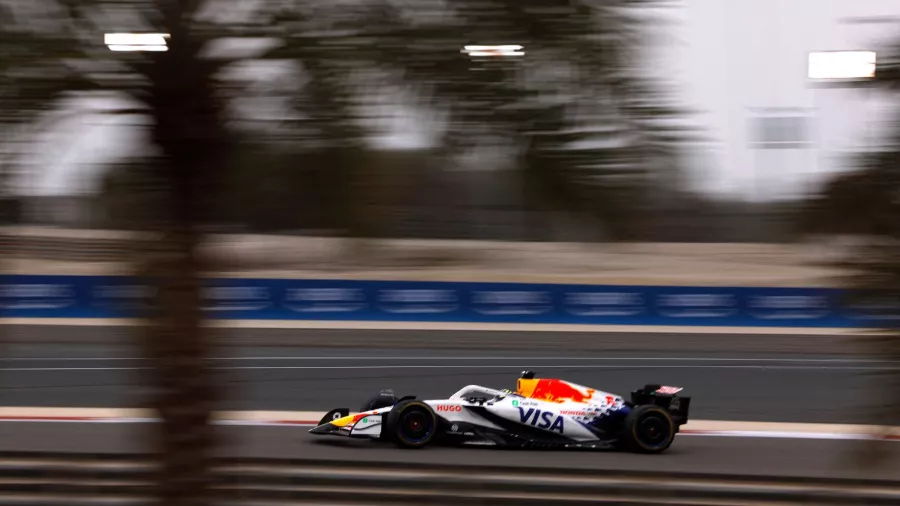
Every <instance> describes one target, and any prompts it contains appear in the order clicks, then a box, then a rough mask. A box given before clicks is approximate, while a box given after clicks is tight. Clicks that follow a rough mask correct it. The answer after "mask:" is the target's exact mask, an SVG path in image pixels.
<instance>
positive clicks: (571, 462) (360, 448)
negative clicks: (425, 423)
mask: <svg viewBox="0 0 900 506" xmlns="http://www.w3.org/2000/svg"><path fill="white" fill-rule="evenodd" d="M148 428H149V425H140V424H122V425H120V424H116V425H111V424H79V423H18V422H5V423H0V451H25V450H30V451H51V452H93V453H114V452H145V451H149V448H148V447H147V446H146V444H145V443H146V441H147V440H148V439H149V438H147V437H145V436H146V435H145V432H144V431H146V430H147V429H148ZM220 429H221V435H222V437H223V446H222V451H221V453H222V454H223V455H226V456H234V457H275V458H299V459H316V460H323V461H326V460H349V459H353V460H356V461H361V462H373V463H375V462H384V461H403V462H430V463H441V464H460V465H500V466H506V467H514V466H529V467H534V466H553V467H573V466H575V467H579V468H586V469H597V470H598V471H599V470H603V469H625V470H642V471H680V472H704V473H725V474H751V475H768V476H772V475H781V476H806V477H826V478H827V477H845V478H879V479H894V480H897V479H900V443H896V442H885V443H877V444H879V445H880V448H881V449H883V450H884V451H885V452H886V454H885V458H884V460H882V461H881V462H878V464H877V466H875V467H874V468H860V467H859V466H858V465H857V461H855V460H854V454H853V452H854V451H856V450H859V449H860V448H861V447H862V445H863V444H864V443H862V442H859V441H835V440H802V439H752V438H726V437H701V436H687V435H682V436H678V437H677V438H676V441H675V443H674V444H673V445H672V447H671V448H670V449H669V451H668V452H666V453H664V454H662V455H637V454H631V453H618V452H597V451H592V452H566V451H522V450H498V449H491V448H442V447H429V448H424V449H422V450H401V449H398V448H394V447H392V446H389V445H385V444H379V443H375V442H371V441H352V440H344V439H336V438H326V437H315V436H311V435H310V434H308V433H307V430H308V427H220ZM374 468H375V467H374V466H373V469H374Z"/></svg>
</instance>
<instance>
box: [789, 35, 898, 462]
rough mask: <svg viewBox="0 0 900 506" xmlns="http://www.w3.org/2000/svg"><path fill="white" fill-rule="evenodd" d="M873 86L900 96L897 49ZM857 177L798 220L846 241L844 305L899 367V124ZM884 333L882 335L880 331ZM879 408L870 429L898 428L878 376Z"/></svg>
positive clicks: (875, 451)
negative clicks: (861, 316) (865, 320)
mask: <svg viewBox="0 0 900 506" xmlns="http://www.w3.org/2000/svg"><path fill="white" fill-rule="evenodd" d="M863 85H864V86H873V87H875V88H876V89H879V90H882V91H883V92H886V93H888V94H889V95H891V96H896V97H900V95H898V92H900V43H897V44H895V45H894V46H893V47H890V48H886V50H885V51H879V52H878V69H877V75H876V77H875V79H874V80H873V81H872V82H868V83H865V84H863ZM849 165H850V166H855V167H854V169H855V170H851V171H847V172H844V173H842V174H841V175H839V176H837V177H835V178H834V179H832V180H831V181H830V182H828V183H827V184H826V185H825V187H824V188H823V189H822V192H821V193H820V195H818V196H817V197H815V198H813V199H812V200H811V201H810V202H809V203H808V205H807V208H806V210H805V212H804V213H803V214H802V216H801V219H800V220H799V224H800V228H801V230H802V231H803V232H804V233H807V234H810V233H811V234H829V235H840V236H845V237H850V238H852V239H853V241H852V242H851V246H852V247H851V249H850V253H849V254H848V258H847V259H846V261H845V262H843V263H842V264H841V266H842V267H844V268H846V270H847V272H848V275H847V276H846V279H844V280H842V281H843V282H844V283H845V285H846V286H847V287H848V288H849V295H848V299H847V301H846V303H847V304H848V305H849V306H851V307H852V308H853V309H854V310H856V311H860V312H862V313H865V314H866V315H867V316H868V317H869V318H870V321H871V322H872V323H873V325H877V326H879V327H881V328H882V331H881V332H879V334H878V335H876V336H873V337H871V338H870V339H868V340H866V342H867V343H870V345H871V349H870V351H871V353H872V354H873V356H874V357H875V358H877V359H878V360H885V361H891V362H897V361H900V117H895V118H894V119H893V125H892V127H891V132H890V134H889V135H888V137H887V138H886V139H884V142H883V143H882V145H881V146H880V147H878V148H876V149H873V150H870V151H866V152H861V153H857V154H856V155H855V156H854V157H853V159H851V160H850V164H849ZM884 331H886V332H884ZM877 376H878V377H877V379H876V386H875V387H874V388H873V392H876V402H877V406H875V408H874V409H873V410H872V412H871V417H872V422H873V423H874V424H875V425H877V426H883V427H891V426H900V374H898V372H897V371H886V372H884V373H881V374H878V375H877ZM882 450H883V447H881V446H879V445H878V444H873V445H871V446H869V447H867V448H866V451H865V452H863V454H862V455H861V457H862V463H863V464H864V465H877V464H878V463H879V462H880V457H882V456H884V453H883V451H882Z"/></svg>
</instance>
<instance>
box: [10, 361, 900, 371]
mask: <svg viewBox="0 0 900 506" xmlns="http://www.w3.org/2000/svg"><path fill="white" fill-rule="evenodd" d="M519 367H529V368H533V369H747V370H782V371H897V370H900V366H883V367H870V366H828V365H822V366H788V365H643V364H620V365H601V364H593V365H585V364H554V365H546V364H529V363H527V362H523V363H522V364H518V365H516V364H495V365H440V364H438V365H333V366H329V365H321V366H317V365H308V366H306V365H298V366H290V365H285V366H262V365H261V366H233V367H210V368H209V369H212V370H219V371H252V370H366V369H510V368H519ZM151 369H153V368H152V367H3V368H0V372H51V371H141V370H151Z"/></svg>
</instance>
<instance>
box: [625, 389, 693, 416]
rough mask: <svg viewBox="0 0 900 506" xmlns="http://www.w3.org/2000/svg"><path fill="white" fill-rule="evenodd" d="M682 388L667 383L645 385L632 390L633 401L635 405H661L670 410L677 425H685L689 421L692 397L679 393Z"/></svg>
mask: <svg viewBox="0 0 900 506" xmlns="http://www.w3.org/2000/svg"><path fill="white" fill-rule="evenodd" d="M682 390H684V389H683V388H681V387H673V386H667V385H644V388H640V389H638V390H635V391H633V392H631V403H632V404H634V405H635V406H641V405H647V404H653V405H656V406H659V407H661V408H663V409H665V410H666V411H668V412H669V414H670V415H671V416H672V421H673V422H675V424H676V425H684V424H685V423H687V421H688V412H689V410H690V406H691V398H690V397H685V396H681V395H678V393H679V392H681V391H682Z"/></svg>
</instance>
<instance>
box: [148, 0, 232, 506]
mask: <svg viewBox="0 0 900 506" xmlns="http://www.w3.org/2000/svg"><path fill="white" fill-rule="evenodd" d="M160 6H161V14H162V18H163V20H164V28H165V30H166V31H167V32H168V33H169V34H170V39H169V44H168V45H169V50H168V51H167V52H164V53H159V54H158V55H153V56H152V58H153V60H152V61H151V63H150V64H149V65H148V66H147V67H146V68H145V70H144V71H145V74H146V76H147V78H148V80H149V81H150V83H151V84H150V88H149V92H150V93H149V96H150V98H149V100H148V104H149V106H150V109H151V114H152V116H153V119H154V126H153V131H152V135H153V139H154V141H155V143H156V145H157V146H159V147H160V148H161V150H162V152H163V155H164V157H163V158H164V159H163V161H162V163H160V164H159V166H158V167H159V170H158V171H156V174H155V176H156V179H157V180H158V181H159V183H160V184H161V186H162V192H161V194H162V198H161V199H160V200H159V204H160V205H159V213H158V216H157V219H156V220H154V221H155V226H154V227H153V228H154V229H155V230H156V231H157V232H158V233H160V238H161V240H159V241H158V242H157V243H156V245H155V247H154V249H153V250H152V251H148V252H147V253H148V256H147V259H146V263H145V265H144V267H145V268H146V271H145V274H146V277H147V278H149V281H150V282H151V284H152V285H153V286H155V287H156V288H157V292H156V297H155V300H156V304H157V306H156V307H155V308H154V310H155V312H154V314H153V316H154V321H153V322H152V324H151V325H149V326H148V327H147V332H146V334H145V342H144V345H145V347H146V351H147V353H148V356H149V358H150V359H151V360H152V363H153V364H154V367H153V375H154V377H153V383H154V386H155V387H156V388H155V395H154V397H153V401H152V407H153V409H155V410H156V412H157V413H158V415H159V417H160V418H161V423H160V424H159V425H158V426H157V427H158V431H157V432H156V434H155V438H156V443H157V448H158V450H159V452H160V458H161V464H162V467H161V469H160V472H161V474H160V476H159V480H160V481H159V494H158V497H157V499H158V501H159V503H160V504H162V505H165V506H188V505H190V506H196V505H203V504H209V503H210V502H211V489H210V486H209V485H210V473H209V470H210V461H211V458H212V456H213V455H212V453H213V451H214V449H215V443H216V434H215V432H214V430H213V427H212V425H210V423H209V422H210V418H211V415H212V410H213V406H214V403H215V401H216V398H217V396H216V388H215V381H214V378H213V377H212V372H211V371H210V369H209V368H208V367H207V366H206V364H207V358H208V354H209V352H210V349H211V346H210V336H209V334H208V332H206V331H205V330H204V328H203V325H202V319H203V315H202V286H201V281H202V279H201V276H202V274H203V273H204V272H208V269H206V268H204V262H203V259H202V258H201V257H200V255H199V253H198V244H199V242H200V237H201V234H200V231H199V226H200V224H201V221H202V217H203V214H204V212H205V211H206V209H208V207H209V206H208V205H207V202H206V200H207V199H209V198H210V197H211V195H213V194H214V191H213V188H210V186H211V185H212V182H213V180H215V179H216V178H218V177H220V176H223V175H224V174H225V171H224V170H222V167H223V166H224V164H225V163H226V162H227V159H228V158H227V155H226V154H225V151H226V150H225V148H226V147H227V144H228V143H227V140H226V139H225V137H226V134H225V128H224V126H223V123H222V119H221V118H222V109H221V105H220V104H219V103H218V102H217V101H216V98H215V93H214V82H213V77H212V76H213V74H214V72H215V69H214V68H213V67H212V66H211V65H210V64H209V62H207V61H204V60H202V59H200V58H199V56H198V54H199V51H200V48H201V46H202V44H201V43H200V42H199V41H196V40H194V39H193V38H192V37H193V36H192V34H191V31H190V26H189V23H190V16H189V15H188V14H187V13H186V12H185V9H186V7H184V3H182V2H171V1H168V2H160Z"/></svg>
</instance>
